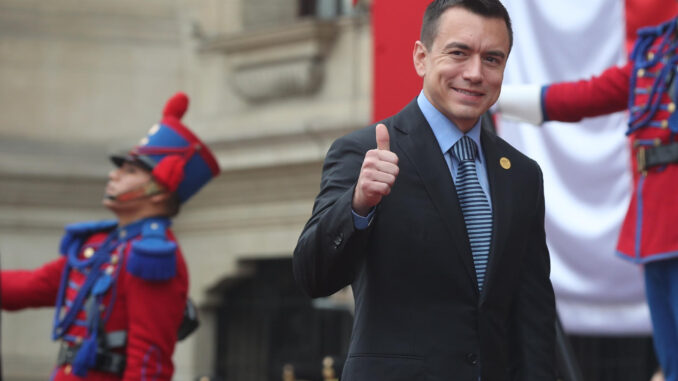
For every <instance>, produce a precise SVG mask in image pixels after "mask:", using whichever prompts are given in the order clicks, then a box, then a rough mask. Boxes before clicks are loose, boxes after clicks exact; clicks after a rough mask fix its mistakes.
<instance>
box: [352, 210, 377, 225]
mask: <svg viewBox="0 0 678 381" xmlns="http://www.w3.org/2000/svg"><path fill="white" fill-rule="evenodd" d="M374 209H375V208H372V209H371V210H370V212H369V213H367V216H365V217H363V216H361V215H359V214H358V213H356V212H355V211H354V210H352V209H351V213H352V214H353V226H354V227H355V228H356V229H357V230H365V229H367V227H368V226H370V223H371V222H372V218H373V217H374Z"/></svg>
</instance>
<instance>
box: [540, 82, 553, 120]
mask: <svg viewBox="0 0 678 381" xmlns="http://www.w3.org/2000/svg"><path fill="white" fill-rule="evenodd" d="M548 89H549V86H548V85H546V86H542V87H541V102H540V105H541V117H542V122H548V121H549V120H551V118H549V116H548V114H547V113H546V92H547V91H548Z"/></svg>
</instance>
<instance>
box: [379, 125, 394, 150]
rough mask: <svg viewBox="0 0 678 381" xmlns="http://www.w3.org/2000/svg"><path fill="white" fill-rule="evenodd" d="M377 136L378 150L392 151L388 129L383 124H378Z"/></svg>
mask: <svg viewBox="0 0 678 381" xmlns="http://www.w3.org/2000/svg"><path fill="white" fill-rule="evenodd" d="M376 134H377V149H380V150H385V151H390V150H391V146H390V138H389V136H388V129H387V128H386V126H385V125H383V124H381V123H380V124H377V128H376Z"/></svg>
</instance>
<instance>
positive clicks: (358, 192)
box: [352, 124, 399, 216]
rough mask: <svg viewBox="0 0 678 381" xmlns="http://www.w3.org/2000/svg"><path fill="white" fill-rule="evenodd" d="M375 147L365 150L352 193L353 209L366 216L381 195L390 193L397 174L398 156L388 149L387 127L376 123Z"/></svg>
mask: <svg viewBox="0 0 678 381" xmlns="http://www.w3.org/2000/svg"><path fill="white" fill-rule="evenodd" d="M375 135H376V139H377V148H376V149H372V150H369V151H367V153H366V154H365V159H364V160H363V165H362V168H360V176H359V177H358V184H357V185H356V187H355V192H354V193H353V202H352V207H353V210H354V211H355V212H356V213H358V214H359V215H361V216H366V215H367V214H368V213H369V211H370V209H371V208H372V207H374V206H375V205H377V204H378V203H379V202H380V201H381V199H382V197H384V196H386V195H388V194H389V193H391V187H392V186H393V183H395V179H396V176H398V171H399V168H398V156H397V155H396V154H395V153H393V152H391V151H390V137H389V135H388V129H387V128H386V126H385V125H383V124H378V125H377V127H376V129H375Z"/></svg>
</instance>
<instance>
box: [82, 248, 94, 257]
mask: <svg viewBox="0 0 678 381" xmlns="http://www.w3.org/2000/svg"><path fill="white" fill-rule="evenodd" d="M82 255H84V256H85V258H92V255H94V248H93V247H88V248H86V249H85V251H84V252H83V253H82Z"/></svg>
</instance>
